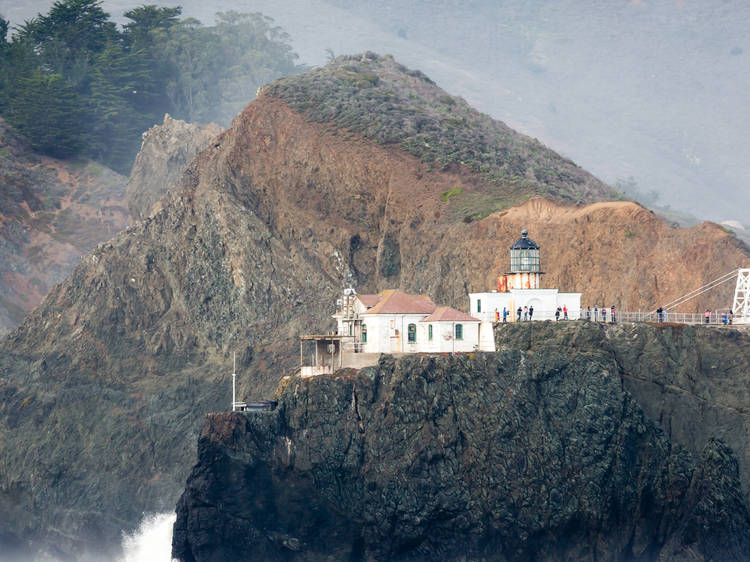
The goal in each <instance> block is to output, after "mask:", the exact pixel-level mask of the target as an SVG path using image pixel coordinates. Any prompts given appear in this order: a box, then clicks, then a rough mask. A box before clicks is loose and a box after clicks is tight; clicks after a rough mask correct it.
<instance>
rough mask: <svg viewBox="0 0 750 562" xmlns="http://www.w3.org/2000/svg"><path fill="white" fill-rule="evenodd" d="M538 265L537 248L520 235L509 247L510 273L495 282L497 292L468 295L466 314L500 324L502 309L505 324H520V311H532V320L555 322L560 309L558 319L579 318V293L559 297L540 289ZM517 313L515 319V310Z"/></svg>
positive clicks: (526, 237) (561, 294)
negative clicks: (505, 319)
mask: <svg viewBox="0 0 750 562" xmlns="http://www.w3.org/2000/svg"><path fill="white" fill-rule="evenodd" d="M542 275H544V272H543V271H541V268H540V262H539V246H538V245H537V244H536V242H534V241H533V240H531V239H530V238H529V237H528V232H527V231H526V230H524V231H523V232H521V238H519V239H518V240H516V242H515V243H514V244H513V245H512V246H511V247H510V270H509V271H508V272H507V273H504V274H503V275H500V276H499V277H498V279H497V291H492V292H490V293H471V294H470V295H469V307H470V308H469V313H470V314H471V315H472V316H474V317H476V318H479V319H480V320H483V321H490V322H492V321H500V322H502V321H503V309H505V310H506V312H507V321H508V322H515V321H518V320H523V314H524V307H526V309H527V310H530V309H531V308H533V311H534V312H533V316H532V318H531V319H532V320H550V319H552V320H553V319H555V312H556V311H557V310H558V308H559V309H560V319H561V320H562V319H563V318H564V312H563V311H564V310H566V309H567V312H568V318H569V319H571V320H576V319H578V318H580V316H581V293H561V292H559V290H558V289H542V288H541V276H542ZM519 309H521V315H520V318H519V314H518V310H519Z"/></svg>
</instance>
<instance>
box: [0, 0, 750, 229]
mask: <svg viewBox="0 0 750 562" xmlns="http://www.w3.org/2000/svg"><path fill="white" fill-rule="evenodd" d="M143 3H144V2H136V1H129V0H105V1H104V2H103V6H104V8H105V9H106V10H107V11H109V12H110V13H111V14H112V15H113V16H114V17H115V19H117V18H121V17H122V13H123V12H124V11H126V10H127V9H130V8H132V7H134V6H137V5H141V4H143ZM155 3H157V4H159V5H164V6H174V5H179V4H181V5H182V6H183V8H184V11H183V14H184V15H185V16H194V17H197V18H198V19H200V20H201V21H203V22H204V23H207V24H210V23H212V22H213V14H214V13H215V12H217V11H224V10H237V11H248V12H250V11H261V12H263V13H264V14H266V15H269V16H271V17H273V18H274V19H275V20H276V23H277V24H278V25H280V26H282V27H283V28H284V29H285V30H286V31H287V32H288V33H289V34H290V35H291V38H292V45H293V46H294V48H295V50H296V51H297V53H299V55H300V62H303V63H307V64H311V65H320V64H324V63H325V61H326V59H327V56H328V53H327V49H328V50H330V51H332V52H333V53H334V54H336V55H340V54H350V53H358V52H362V51H365V50H371V51H375V52H379V53H391V54H393V55H394V56H395V57H396V58H397V59H398V60H399V61H400V62H402V63H403V64H405V65H407V66H409V67H413V68H419V69H420V70H422V71H424V72H425V73H426V74H427V75H428V76H430V77H431V78H432V79H434V80H435V81H436V82H437V83H438V84H439V85H440V86H441V87H442V88H444V89H445V90H447V91H448V92H450V93H452V94H455V95H460V96H463V97H464V98H466V100H467V101H469V103H471V104H472V105H474V106H475V107H477V108H478V109H480V110H481V111H484V112H485V113H488V114H489V115H491V116H493V117H495V118H497V119H500V120H502V121H504V122H506V123H508V124H509V125H510V126H512V127H514V128H516V129H517V130H520V131H522V132H524V133H526V134H529V135H531V136H533V137H536V138H538V139H539V140H541V141H542V142H544V143H545V144H547V145H548V146H550V147H552V148H553V149H555V150H557V151H558V152H560V153H561V154H563V155H564V156H567V157H569V158H571V159H573V160H574V161H575V162H576V163H578V164H579V165H581V166H582V167H584V168H586V169H587V170H589V171H591V172H593V173H594V174H596V175H597V176H598V177H600V178H601V179H603V180H604V181H606V182H608V183H610V184H612V185H615V184H617V183H620V184H621V185H625V186H627V187H628V188H629V189H630V190H631V193H634V192H637V193H638V198H639V199H641V200H643V202H645V203H648V204H649V205H652V206H656V207H662V208H666V207H669V208H671V209H672V210H674V211H678V212H680V213H688V214H691V215H694V216H696V217H698V218H701V219H711V220H715V221H725V220H734V221H738V222H739V224H740V225H748V223H750V217H748V216H747V215H748V209H750V189H748V187H747V185H746V181H745V178H747V177H748V176H749V175H750V174H749V173H750V145H749V144H748V143H747V142H746V140H745V131H746V130H747V128H748V125H750V106H748V104H746V103H745V99H746V95H747V94H746V92H747V91H749V90H750V44H749V42H748V39H747V38H748V37H749V36H748V35H747V33H746V30H745V22H746V21H748V19H750V3H748V2H746V1H744V0H725V1H724V0H701V1H690V0H658V1H657V0H651V1H647V0H630V1H627V0H622V1H621V0H606V1H603V2H602V1H595V0H550V1H541V0H536V1H528V2H519V1H517V0H435V1H433V2H428V1H426V0H412V1H410V2H397V1H396V0H382V1H381V2H375V3H373V2H369V1H365V0H304V1H303V0H275V1H270V0H257V1H255V0H254V1H249V0H231V1H228V0H217V1H215V2H213V3H210V2H198V1H197V0H186V1H184V2H182V3H179V2H163V1H159V2H155ZM51 4H52V2H50V1H37V2H34V1H33V0H31V1H28V2H20V1H19V0H0V14H3V15H4V16H5V17H6V18H8V19H10V21H11V23H12V24H19V23H21V22H22V21H23V19H25V18H29V17H32V16H33V15H34V14H35V13H37V12H40V11H41V12H46V11H47V10H48V9H49V6H51Z"/></svg>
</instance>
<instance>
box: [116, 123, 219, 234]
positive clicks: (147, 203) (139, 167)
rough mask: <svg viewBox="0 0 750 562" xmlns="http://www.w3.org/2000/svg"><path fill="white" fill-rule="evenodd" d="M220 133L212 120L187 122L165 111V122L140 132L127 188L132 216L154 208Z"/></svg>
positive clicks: (149, 212)
mask: <svg viewBox="0 0 750 562" xmlns="http://www.w3.org/2000/svg"><path fill="white" fill-rule="evenodd" d="M221 132H222V128H221V127H219V126H218V125H216V124H215V123H209V124H208V125H199V124H195V123H186V122H185V121H180V120H178V119H172V118H171V117H170V116H169V114H166V115H164V123H162V124H161V125H154V126H153V127H151V128H150V129H149V130H148V131H146V132H145V133H143V142H142V143H141V150H140V152H139V153H138V156H137V157H136V159H135V163H134V164H133V169H132V170H131V172H130V179H129V180H128V184H127V187H126V193H127V198H128V209H130V214H131V215H132V216H133V218H134V219H135V220H143V219H144V218H146V217H148V216H150V215H152V214H153V213H154V212H155V211H157V210H158V208H159V207H158V205H157V204H158V202H159V201H160V200H161V198H162V197H163V196H164V194H165V193H166V192H167V191H168V190H169V188H170V187H173V186H174V185H175V184H176V183H177V182H178V180H179V179H180V177H181V176H182V172H183V171H184V169H185V166H187V164H188V162H190V160H192V159H193V157H194V156H195V155H196V154H197V153H198V152H200V151H201V150H203V149H204V148H205V147H206V146H208V143H210V142H211V141H212V140H213V139H214V138H215V137H216V136H218V135H219V134H220V133H221Z"/></svg>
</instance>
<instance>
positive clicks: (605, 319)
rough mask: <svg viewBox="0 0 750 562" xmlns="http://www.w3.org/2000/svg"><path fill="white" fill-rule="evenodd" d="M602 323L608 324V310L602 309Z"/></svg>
mask: <svg viewBox="0 0 750 562" xmlns="http://www.w3.org/2000/svg"><path fill="white" fill-rule="evenodd" d="M602 322H604V323H605V324H606V323H607V309H606V308H604V307H602Z"/></svg>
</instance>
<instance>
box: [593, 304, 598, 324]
mask: <svg viewBox="0 0 750 562" xmlns="http://www.w3.org/2000/svg"><path fill="white" fill-rule="evenodd" d="M594 322H599V307H598V306H596V305H594Z"/></svg>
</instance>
